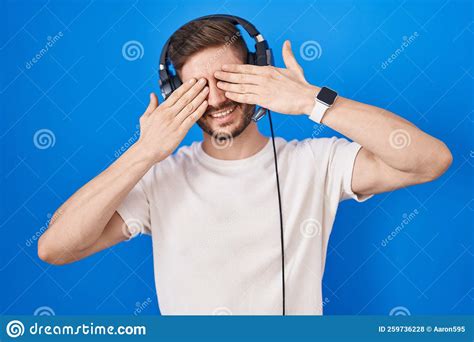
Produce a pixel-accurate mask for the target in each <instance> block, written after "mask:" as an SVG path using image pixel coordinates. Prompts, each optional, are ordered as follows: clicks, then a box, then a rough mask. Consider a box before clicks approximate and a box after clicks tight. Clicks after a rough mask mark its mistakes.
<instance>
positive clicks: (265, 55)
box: [158, 14, 273, 99]
mask: <svg viewBox="0 0 474 342" xmlns="http://www.w3.org/2000/svg"><path fill="white" fill-rule="evenodd" d="M203 20H225V21H228V22H230V23H232V24H234V25H236V26H237V25H240V26H242V27H243V28H244V30H245V31H246V32H247V33H248V34H249V35H250V37H252V38H253V39H254V40H255V53H250V57H251V58H249V61H248V62H249V64H254V65H272V64H273V56H272V51H271V49H270V48H269V46H268V43H267V41H266V40H265V39H264V38H263V36H262V35H261V34H260V32H259V31H258V30H257V29H256V27H255V26H254V25H253V24H251V23H250V22H248V21H247V20H245V19H243V18H240V17H237V16H233V15H228V14H213V15H206V16H203V17H199V18H197V19H194V20H192V21H190V22H188V23H186V24H184V25H182V26H181V27H180V28H179V29H178V30H177V31H179V30H180V29H181V28H182V27H184V26H185V25H188V24H189V23H192V22H195V21H203ZM173 34H174V33H173ZM172 36H173V35H171V37H172ZM171 37H170V38H168V40H167V41H166V43H165V45H164V46H163V49H162V50H161V54H160V65H159V70H158V74H159V78H160V81H159V83H160V88H161V94H162V95H163V98H164V99H166V98H167V97H168V96H170V95H171V93H172V92H173V91H175V90H176V89H177V88H178V87H179V86H180V85H181V83H182V82H181V80H180V79H179V77H178V75H171V73H170V70H169V64H170V61H169V58H168V47H169V44H170V40H171Z"/></svg>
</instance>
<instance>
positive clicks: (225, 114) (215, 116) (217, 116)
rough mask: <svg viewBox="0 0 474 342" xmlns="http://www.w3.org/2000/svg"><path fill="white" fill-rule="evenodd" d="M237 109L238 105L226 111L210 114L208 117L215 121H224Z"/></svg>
mask: <svg viewBox="0 0 474 342" xmlns="http://www.w3.org/2000/svg"><path fill="white" fill-rule="evenodd" d="M235 108H237V105H235V104H234V105H232V106H231V107H228V108H226V109H223V110H220V111H218V112H214V113H210V114H208V116H210V117H211V118H213V119H224V118H226V117H228V116H230V114H231V113H232V112H233V111H234V110H235Z"/></svg>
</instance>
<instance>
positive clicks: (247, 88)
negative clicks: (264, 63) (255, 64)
mask: <svg viewBox="0 0 474 342" xmlns="http://www.w3.org/2000/svg"><path fill="white" fill-rule="evenodd" d="M217 87H218V88H220V89H222V90H227V91H229V92H233V93H239V94H248V93H250V94H258V90H259V87H258V86H257V85H254V84H235V83H228V82H220V81H219V82H217Z"/></svg>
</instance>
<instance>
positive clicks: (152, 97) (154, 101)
mask: <svg viewBox="0 0 474 342" xmlns="http://www.w3.org/2000/svg"><path fill="white" fill-rule="evenodd" d="M158 105H159V102H158V98H157V97H156V95H155V93H151V94H150V103H149V104H148V107H147V108H146V110H145V115H150V114H151V113H153V111H154V110H155V109H156V108H158Z"/></svg>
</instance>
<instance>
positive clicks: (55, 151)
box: [0, 0, 474, 315]
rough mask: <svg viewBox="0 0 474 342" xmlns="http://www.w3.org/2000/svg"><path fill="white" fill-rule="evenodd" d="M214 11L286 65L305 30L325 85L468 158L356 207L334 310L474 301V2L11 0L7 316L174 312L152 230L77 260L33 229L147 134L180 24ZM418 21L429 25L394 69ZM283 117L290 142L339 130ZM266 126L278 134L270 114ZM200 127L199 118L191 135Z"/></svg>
mask: <svg viewBox="0 0 474 342" xmlns="http://www.w3.org/2000/svg"><path fill="white" fill-rule="evenodd" d="M212 13H225V14H235V15H239V16H242V17H244V18H247V19H248V20H250V21H252V22H253V23H254V24H255V25H256V26H257V27H258V28H259V29H260V31H261V32H262V33H263V34H264V35H265V37H266V38H267V39H268V40H269V42H270V44H271V46H272V47H273V50H274V54H275V59H276V64H277V65H278V66H281V65H282V59H281V45H282V44H283V41H284V39H290V40H291V41H292V44H293V50H294V52H295V55H296V56H297V58H298V60H299V61H300V62H301V65H302V66H303V68H304V70H305V74H306V77H307V79H308V80H309V81H310V82H311V83H313V84H317V85H328V86H330V87H332V88H334V89H337V90H338V91H339V93H340V94H341V95H342V96H345V97H349V98H352V99H355V100H358V101H361V102H365V103H370V104H373V105H376V106H379V107H383V108H387V109H388V110H391V111H393V112H395V113H397V114H399V115H401V116H403V117H404V118H406V119H408V120H410V121H411V122H413V123H414V124H416V125H417V126H419V127H420V128H421V129H423V130H425V131H427V132H428V133H430V134H432V135H434V136H436V137H438V138H440V139H441V140H443V141H445V142H446V143H447V145H448V146H449V147H450V149H451V151H452V153H453V156H454V162H453V165H452V166H451V168H450V169H449V170H448V172H447V173H446V174H445V175H443V176H442V177H441V178H440V179H438V180H436V181H435V182H432V183H430V184H424V185H420V186H415V187H412V188H409V189H402V190H399V191H396V192H393V193H387V194H382V195H378V196H376V197H374V198H373V199H371V200H370V201H368V202H366V203H363V204H357V203H355V202H353V201H346V202H343V203H342V204H341V207H340V211H339V214H338V217H337V219H336V223H335V226H334V229H333V233H332V236H331V240H330V246H329V252H328V259H327V265H326V273H325V278H324V293H323V298H325V301H326V305H325V308H324V310H325V313H326V314H364V315H365V314H382V315H388V314H389V312H390V311H391V310H392V309H394V308H397V307H402V309H397V310H408V311H409V312H410V313H411V314H412V315H414V314H467V313H471V314H472V313H474V310H473V308H474V305H473V302H474V288H473V286H474V279H473V269H474V262H473V246H472V244H473V229H472V228H473V225H472V222H473V207H474V204H473V201H472V189H473V184H472V183H473V182H472V180H473V178H472V168H473V165H474V152H473V150H472V148H473V135H472V114H473V110H472V79H473V76H472V74H473V71H472V38H473V37H472V33H473V27H472V4H471V3H470V2H469V1H454V0H443V1H430V2H428V1H377V2H375V1H337V2H334V1H317V2H316V1H315V2H311V1H304V2H303V1H291V2H289V1H280V0H268V1H225V2H215V1H199V2H194V1H192V2H191V1H189V2H187V1H160V2H151V1H150V2H147V1H136V2H131V1H121V2H110V1H109V2H107V3H106V2H102V1H70V2H65V1H64V2H58V1H49V2H41V1H15V2H13V1H8V2H2V3H1V8H0V23H1V25H2V28H1V40H0V58H1V65H2V73H1V86H0V91H1V99H2V100H1V124H0V125H1V126H0V127H1V134H0V148H1V168H2V170H1V171H2V172H1V179H0V182H1V189H2V190H1V201H2V212H1V217H0V233H1V235H2V239H0V244H1V247H0V248H1V249H0V250H1V262H0V276H1V282H0V293H1V302H0V303H1V304H0V309H1V310H0V311H1V313H2V314H32V313H33V312H34V311H35V310H36V309H37V308H39V307H42V306H47V307H49V308H51V309H52V310H53V311H54V312H55V313H56V314H156V313H158V312H159V311H158V308H157V298H156V295H155V288H154V280H153V267H152V251H151V240H150V238H149V237H140V238H137V239H134V240H132V241H130V242H127V243H122V244H120V245H117V246H115V247H113V248H111V249H109V250H107V251H103V252H101V253H99V254H97V255H94V256H92V257H90V258H87V259H85V260H83V261H80V262H77V263H75V264H72V265H67V266H62V267H56V266H50V265H47V264H45V263H43V262H41V261H40V260H39V259H38V257H37V255H36V242H35V241H33V243H32V244H31V245H30V244H29V243H28V242H27V241H28V239H30V238H31V236H33V235H34V234H35V233H37V232H38V231H40V230H41V227H42V226H45V224H46V223H47V221H48V219H49V217H50V214H51V213H53V212H54V211H55V210H56V209H57V207H58V206H59V205H60V204H61V203H62V202H63V201H65V200H66V199H67V198H68V197H69V196H70V195H72V194H73V193H74V191H75V190H77V189H78V188H79V187H80V186H82V185H83V184H85V183H86V182H87V181H89V180H90V179H91V178H93V177H94V176H95V175H97V174H98V173H99V172H101V171H102V170H104V169H105V168H106V167H107V166H108V165H109V164H110V163H111V162H112V161H113V160H114V159H115V156H114V155H115V152H116V151H117V150H119V149H120V148H121V147H122V146H123V145H124V144H125V143H126V142H127V140H128V139H129V138H130V137H132V136H133V134H134V132H135V131H136V125H137V123H138V118H139V116H140V115H141V113H142V112H143V110H144V108H145V106H146V104H147V100H148V98H147V97H148V93H149V92H150V91H155V92H158V85H157V77H156V67H157V60H158V55H159V53H160V50H161V46H162V44H163V43H164V41H165V40H166V39H167V38H168V36H169V35H170V34H171V33H172V32H173V31H174V30H175V29H176V28H177V27H178V26H180V25H182V24H184V23H185V22H187V21H189V20H190V19H193V18H196V17H198V16H201V15H206V14H212ZM59 32H62V37H60V39H59V40H58V41H57V42H56V43H55V44H54V46H53V47H52V48H50V49H49V51H48V52H47V53H46V54H45V55H44V56H42V57H41V58H40V59H39V60H38V61H37V62H36V63H35V64H33V66H32V67H31V68H29V69H28V68H27V66H26V64H27V63H28V61H30V60H31V59H32V58H33V57H34V56H35V55H36V54H38V53H39V51H40V50H41V49H42V48H43V47H44V46H45V44H46V43H47V41H48V37H54V36H55V35H58V33H59ZM414 32H417V33H418V37H417V38H416V39H415V40H414V41H413V42H412V43H411V44H410V45H409V46H408V47H407V48H406V49H405V50H404V51H403V52H402V53H401V54H400V55H398V57H397V58H396V59H395V60H393V61H392V62H391V63H389V64H388V66H387V67H386V68H383V67H382V64H383V63H384V61H386V60H387V59H388V58H389V57H390V55H392V54H393V53H395V51H396V50H397V48H399V47H400V45H401V44H402V42H403V41H404V40H403V39H404V37H409V36H410V35H412V34H414ZM131 40H137V41H139V42H140V43H141V44H142V46H143V52H144V53H143V56H142V58H139V59H137V60H135V61H128V60H127V59H125V58H124V56H123V55H122V47H123V45H124V44H125V43H127V42H128V41H131ZM307 41H317V42H318V43H319V44H320V46H321V51H322V54H321V56H320V57H319V58H316V59H313V60H305V59H303V58H301V57H302V56H301V54H300V51H299V50H300V47H301V45H302V44H303V43H305V42H307ZM274 120H275V127H276V132H277V135H279V136H282V137H284V138H286V139H293V138H298V139H303V138H307V137H311V136H313V137H322V136H332V135H337V133H335V132H333V131H332V130H330V129H329V128H322V129H321V128H319V127H318V126H313V124H312V123H311V122H310V121H309V120H307V119H306V118H304V117H289V116H282V115H275V116H274ZM260 125H261V127H262V130H263V131H264V132H265V133H268V125H267V122H266V120H264V122H263V123H261V124H260ZM40 129H49V130H50V131H51V132H53V134H54V139H55V143H54V146H51V147H50V148H46V149H39V148H37V147H36V146H35V144H34V141H33V137H34V135H35V133H36V132H37V131H38V130H40ZM200 138H201V135H200V130H199V129H198V128H197V127H194V128H193V129H192V130H191V132H190V133H189V134H188V136H187V137H186V139H185V140H184V142H183V144H189V143H191V142H192V141H194V140H198V139H200ZM415 209H416V210H417V211H418V214H416V216H415V217H414V219H413V220H411V221H410V222H409V224H408V225H406V226H405V228H404V229H403V230H402V232H401V233H399V234H398V235H397V236H396V237H395V238H394V239H393V240H392V241H391V242H390V243H389V244H388V245H387V246H385V247H384V246H382V244H381V241H382V239H384V238H385V237H386V236H387V235H388V234H390V232H392V231H394V229H395V228H396V227H397V226H398V225H400V224H401V222H402V220H403V217H404V216H403V215H404V214H405V215H407V214H410V213H413V212H414V210H415ZM275 214H276V213H275ZM148 301H151V304H149V305H146V304H144V303H145V302H148ZM139 306H140V307H141V308H142V310H141V312H137V308H138V307H139Z"/></svg>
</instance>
